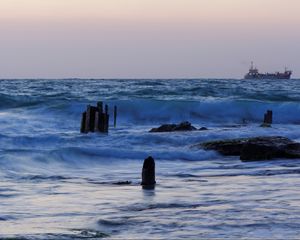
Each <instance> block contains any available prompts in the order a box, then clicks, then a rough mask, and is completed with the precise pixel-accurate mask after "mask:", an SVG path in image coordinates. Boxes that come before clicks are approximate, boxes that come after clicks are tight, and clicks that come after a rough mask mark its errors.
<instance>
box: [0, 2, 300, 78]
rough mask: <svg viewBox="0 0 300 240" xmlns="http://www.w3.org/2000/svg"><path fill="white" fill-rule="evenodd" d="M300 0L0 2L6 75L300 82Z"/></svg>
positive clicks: (1, 72)
mask: <svg viewBox="0 0 300 240" xmlns="http://www.w3.org/2000/svg"><path fill="white" fill-rule="evenodd" d="M299 9H300V0H0V34H1V35H0V56H1V57H0V78H242V77H243V75H244V74H245V73H246V72H247V71H248V69H249V66H250V62H251V61H254V62H255V65H256V66H257V67H258V68H259V70H260V71H262V72H266V71H269V72H273V71H283V70H284V67H288V68H290V69H292V70H293V71H294V75H293V77H294V78H296V77H299V78H300V61H299V57H300V31H299V27H300V14H299Z"/></svg>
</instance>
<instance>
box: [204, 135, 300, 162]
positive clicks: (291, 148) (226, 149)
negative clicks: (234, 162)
mask: <svg viewBox="0 0 300 240" xmlns="http://www.w3.org/2000/svg"><path fill="white" fill-rule="evenodd" d="M200 146H201V147H202V148H204V149H205V150H215V151H217V152H219V153H220V154H222V155H225V156H240V159H241V160H242V161H259V160H270V159H274V158H288V159H292V158H299V159H300V143H298V142H294V141H292V140H290V139H288V138H285V137H280V136H271V137H255V138H239V139H230V140H222V141H213V142H205V143H202V144H200Z"/></svg>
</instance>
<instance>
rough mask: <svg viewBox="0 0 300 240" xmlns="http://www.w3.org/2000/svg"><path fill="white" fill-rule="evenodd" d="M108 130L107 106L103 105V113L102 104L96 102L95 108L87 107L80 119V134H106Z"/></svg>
mask: <svg viewBox="0 0 300 240" xmlns="http://www.w3.org/2000/svg"><path fill="white" fill-rule="evenodd" d="M108 129H109V114H108V106H107V105H105V112H103V103H102V102H97V107H94V106H91V105H88V106H87V110H86V111H85V112H84V113H83V114H82V117H81V126H80V132H81V133H88V132H103V133H107V132H108Z"/></svg>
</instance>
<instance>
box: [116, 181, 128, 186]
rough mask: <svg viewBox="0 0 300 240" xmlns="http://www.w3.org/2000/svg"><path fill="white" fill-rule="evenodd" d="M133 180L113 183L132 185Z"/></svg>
mask: <svg viewBox="0 0 300 240" xmlns="http://www.w3.org/2000/svg"><path fill="white" fill-rule="evenodd" d="M131 183H132V182H131V181H119V182H115V183H113V184H114V185H130V184H131Z"/></svg>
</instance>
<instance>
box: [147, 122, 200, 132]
mask: <svg viewBox="0 0 300 240" xmlns="http://www.w3.org/2000/svg"><path fill="white" fill-rule="evenodd" d="M195 130H197V128H195V127H194V126H192V124H191V123H190V122H182V123H179V124H163V125H161V126H160V127H158V128H152V129H151V130H150V131H149V132H175V131H195Z"/></svg>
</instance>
